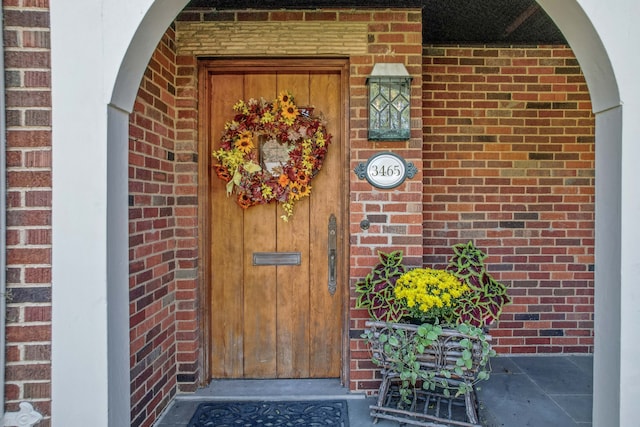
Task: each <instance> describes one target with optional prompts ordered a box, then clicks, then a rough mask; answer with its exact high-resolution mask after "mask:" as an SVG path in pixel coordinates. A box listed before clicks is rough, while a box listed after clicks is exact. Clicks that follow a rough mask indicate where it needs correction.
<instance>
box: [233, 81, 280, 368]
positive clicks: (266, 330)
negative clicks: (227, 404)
mask: <svg viewBox="0 0 640 427" xmlns="http://www.w3.org/2000/svg"><path fill="white" fill-rule="evenodd" d="M275 96H276V76H275V74H273V73H269V74H249V73H247V74H246V75H245V92H244V97H243V99H244V100H245V101H248V100H249V99H250V98H255V99H259V98H260V97H263V98H265V99H266V100H273V99H275ZM256 149H259V147H256ZM275 221H276V205H275V204H273V203H271V204H268V205H258V206H252V207H251V208H249V209H246V210H245V211H244V237H243V239H242V240H243V241H244V265H245V277H244V295H245V298H244V299H245V303H244V331H245V333H244V348H245V351H244V373H245V377H246V378H273V377H275V376H276V369H277V357H276V348H277V347H276V337H277V323H276V307H277V281H276V267H275V266H254V265H253V261H252V259H253V253H254V252H274V251H276V250H278V248H277V243H276V242H277V238H276V229H275V226H274V222H275ZM240 238H241V237H240V236H238V239H240Z"/></svg>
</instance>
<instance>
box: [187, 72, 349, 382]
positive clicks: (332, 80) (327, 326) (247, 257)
mask: <svg viewBox="0 0 640 427" xmlns="http://www.w3.org/2000/svg"><path fill="white" fill-rule="evenodd" d="M205 65H206V66H205V67H203V68H201V73H200V78H201V79H205V81H204V82H202V81H201V84H202V83H204V84H205V86H206V87H205V88H204V91H203V92H204V93H205V94H206V95H205V99H204V101H205V103H206V105H201V106H200V108H203V107H204V108H206V109H207V115H208V117H207V121H208V123H206V125H205V126H206V129H203V128H202V127H201V129H203V130H204V132H205V134H207V135H208V144H209V146H210V148H211V150H210V152H211V151H214V150H216V149H217V148H219V145H220V141H219V138H220V135H221V134H222V133H223V131H224V125H225V122H227V121H229V120H231V119H232V118H233V116H234V114H235V113H234V111H233V109H232V107H233V105H234V104H235V103H236V102H237V101H238V100H245V101H248V100H249V99H250V98H255V99H259V98H260V97H264V98H265V99H266V100H269V101H271V100H274V99H276V97H277V96H278V94H279V93H281V92H282V91H289V92H290V93H291V94H292V95H293V97H294V100H295V103H296V105H298V106H313V107H314V108H315V110H314V115H317V114H322V116H323V117H324V118H325V119H326V127H327V130H328V132H329V133H330V134H331V135H332V143H331V145H330V146H329V150H328V154H327V157H326V159H325V161H324V164H323V166H322V169H321V170H320V172H319V174H318V175H317V176H316V177H315V178H314V179H313V181H312V182H311V187H312V189H311V196H310V197H305V198H302V199H301V200H300V201H298V202H297V203H296V204H295V208H294V213H293V216H292V217H290V218H289V220H288V222H285V221H283V220H282V219H281V218H280V217H281V216H282V215H283V211H282V208H281V207H280V206H278V205H276V204H275V203H271V204H268V205H257V206H252V207H250V208H248V209H242V208H241V207H240V206H238V204H236V203H235V197H234V196H233V195H232V196H231V197H227V194H226V192H225V183H224V182H223V181H221V180H220V179H219V178H218V177H217V176H216V175H215V173H214V172H213V171H212V170H211V169H209V170H210V173H209V180H210V181H209V186H210V195H209V198H210V207H209V209H210V223H209V225H208V226H209V228H210V229H209V236H208V244H209V245H210V261H209V269H210V282H211V288H210V295H211V304H210V315H209V318H210V321H211V325H210V353H209V361H210V372H211V376H212V377H214V378H324V377H339V376H340V373H341V356H342V345H341V343H342V331H343V322H344V321H343V319H344V310H345V303H344V292H346V291H345V289H344V288H345V286H344V283H342V281H343V279H342V278H343V275H342V274H341V272H340V271H337V272H336V277H337V278H338V286H337V289H336V291H335V293H334V294H331V293H330V292H329V290H328V281H329V279H328V277H329V262H328V222H329V218H330V216H331V215H332V214H333V215H335V217H336V218H337V219H338V222H340V221H342V216H343V210H344V207H343V196H342V194H343V193H342V191H343V176H344V167H343V164H342V162H343V153H342V150H343V145H344V144H343V141H342V139H343V132H344V130H343V123H344V114H345V112H344V111H343V104H344V103H343V96H344V94H343V86H344V81H345V80H344V79H345V71H344V64H340V66H333V67H326V61H325V63H324V64H323V62H319V61H307V62H305V61H301V60H296V61H292V60H289V61H284V60H281V61H250V60H247V61H244V62H242V61H237V62H225V61H221V62H216V61H211V62H208V63H206V64H205ZM310 70H313V71H310ZM201 99H202V98H201ZM209 162H210V164H213V163H214V161H213V160H212V159H211V158H209ZM338 230H339V236H341V234H342V233H341V230H340V228H339V227H338ZM340 241H341V239H340V238H339V239H338V242H340ZM338 245H340V243H338ZM339 250H340V252H342V248H339ZM285 252H286V253H294V254H299V256H300V264H299V265H254V262H255V260H254V255H255V254H256V253H269V254H271V255H273V256H275V257H276V258H278V257H279V254H282V253H285ZM342 257H343V258H344V259H346V257H345V255H344V254H342ZM267 264H268V263H267ZM276 264H277V263H276ZM341 268H343V263H342V262H341V261H340V256H338V263H337V269H338V270H339V269H341Z"/></svg>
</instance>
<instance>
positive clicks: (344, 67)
mask: <svg viewBox="0 0 640 427" xmlns="http://www.w3.org/2000/svg"><path fill="white" fill-rule="evenodd" d="M234 70H237V71H265V72H267V71H271V70H277V71H295V70H301V71H309V70H317V71H318V72H326V71H333V72H339V73H340V86H341V105H342V114H341V119H340V123H339V129H340V135H341V138H340V140H341V141H342V146H341V147H340V149H341V150H340V156H341V162H342V165H343V166H344V167H343V168H342V169H343V174H342V177H341V180H342V182H341V194H340V197H341V202H342V206H343V207H344V208H343V210H342V212H336V213H335V215H336V217H337V218H338V221H339V225H338V229H339V231H340V233H339V239H338V247H339V248H340V250H341V251H342V252H341V253H342V254H344V255H343V256H340V257H339V264H338V271H339V273H340V280H341V282H340V283H341V284H342V286H345V287H346V289H344V292H343V301H342V307H343V309H342V312H343V318H342V339H341V342H342V349H341V359H342V364H341V365H342V366H341V369H340V381H341V382H342V384H348V383H349V361H350V352H349V320H350V316H349V295H350V292H349V263H348V260H349V253H350V252H349V237H348V236H349V211H350V209H349V208H350V206H349V197H348V195H349V151H350V144H349V139H348V136H349V132H348V129H349V60H348V58H299V57H295V58H292V57H286V58H238V59H229V58H222V59H200V60H199V61H198V70H197V71H198V74H197V75H198V127H197V129H198V261H199V262H198V276H199V277H198V279H199V280H198V295H199V298H198V307H197V310H198V317H199V326H200V331H199V338H200V356H199V358H198V365H199V366H198V368H199V372H200V378H199V380H200V381H199V382H200V384H201V385H205V384H207V383H208V382H209V380H210V378H211V369H210V366H211V365H210V346H211V342H212V339H211V324H210V320H211V319H210V314H209V310H210V307H211V305H210V303H211V299H212V297H213V295H211V289H210V283H211V276H212V274H211V265H210V263H209V260H210V245H209V244H208V237H209V235H210V234H209V233H210V228H209V224H210V223H211V221H212V218H211V209H210V198H209V195H210V181H209V174H210V171H211V139H212V135H210V134H209V133H210V132H209V126H207V123H208V121H207V120H208V117H209V116H210V114H209V111H208V107H209V105H210V103H209V102H208V94H209V91H210V88H209V85H208V78H207V75H208V74H209V73H210V72H214V71H215V72H232V71H234Z"/></svg>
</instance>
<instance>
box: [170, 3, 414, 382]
mask: <svg viewBox="0 0 640 427" xmlns="http://www.w3.org/2000/svg"><path fill="white" fill-rule="evenodd" d="M421 20H422V16H421V12H420V11H419V10H407V9H402V10H393V9H387V10H380V9H377V10H357V11H356V10H352V9H351V10H341V9H337V10H332V9H325V10H321V11H320V10H314V11H250V12H246V11H225V12H219V11H212V10H211V9H203V10H197V9H196V10H187V11H184V12H183V13H182V14H181V15H180V16H179V17H178V20H177V23H176V31H177V44H178V58H179V59H178V61H179V63H181V64H184V68H182V71H180V75H181V76H184V78H185V82H188V81H189V80H191V81H193V82H194V83H193V86H187V87H184V88H183V89H182V90H183V93H184V94H185V95H186V94H189V93H193V96H194V99H193V101H192V102H193V103H194V105H195V96H196V95H195V93H196V89H197V88H196V86H195V73H196V69H195V66H196V63H195V61H194V60H193V56H194V55H203V56H234V55H237V56H265V55H266V56H269V55H271V56H273V55H277V56H287V55H302V56H316V55H325V56H343V57H349V59H350V82H349V86H350V87H349V94H348V97H349V107H350V110H349V112H348V113H349V135H348V138H346V140H345V141H344V143H345V144H347V147H346V149H348V150H349V153H350V161H351V163H350V165H349V169H350V170H353V168H355V167H356V166H357V165H358V164H359V163H360V162H366V161H367V159H368V158H369V157H370V156H371V155H373V154H375V153H377V152H378V151H382V150H393V151H394V152H397V153H398V154H400V155H402V156H403V157H404V158H405V159H406V160H407V161H409V162H413V163H414V164H415V165H416V167H417V168H418V169H421V165H422V149H421V147H422V140H421V128H422V120H421V114H420V108H421V101H420V95H421V85H422V78H421V70H422V46H421V40H422V24H421ZM190 62H191V63H192V65H191V66H192V67H193V68H192V71H191V72H189V70H188V66H189V63H190ZM376 62H401V63H403V64H405V66H406V67H407V70H408V71H409V73H410V74H411V75H412V76H413V82H412V89H411V90H412V106H411V108H412V117H414V119H413V120H412V122H411V128H412V131H411V140H409V141H406V142H377V143H376V142H371V141H368V140H367V116H368V113H367V101H368V95H367V90H366V89H367V88H366V83H365V81H366V77H367V76H368V75H369V74H370V73H371V70H372V68H373V64H374V63H376ZM184 101H185V102H186V99H185V100H184ZM184 114H185V116H189V117H190V115H191V114H194V115H195V113H194V112H193V111H191V112H187V110H185V111H184ZM193 126H195V125H194V124H193V123H192V122H190V121H185V131H184V134H185V136H186V137H187V139H188V138H189V137H193V135H194V134H193V133H192V129H193ZM185 179H186V175H185ZM349 179H350V212H351V216H350V227H349V229H350V237H349V238H350V243H351V253H350V257H349V259H350V261H351V262H350V271H349V277H352V278H354V279H353V280H352V283H351V285H353V282H355V280H357V278H359V277H362V276H364V275H365V274H366V272H367V271H368V269H369V268H370V267H371V266H373V265H374V264H376V263H377V251H378V249H381V248H382V249H384V250H391V248H393V249H402V250H403V251H404V253H405V255H406V258H405V259H406V260H407V262H408V263H410V264H413V265H418V264H420V263H421V262H422V183H421V180H420V175H418V176H416V177H415V178H414V179H412V180H407V181H406V182H405V183H404V184H402V185H401V186H399V187H397V188H396V189H394V190H392V191H389V190H387V191H375V190H374V191H372V188H371V186H370V185H369V184H367V183H366V181H360V180H358V179H357V178H356V177H355V175H354V174H353V173H350V174H349ZM365 218H368V219H369V220H370V221H371V222H372V225H371V227H370V228H369V229H368V230H367V231H363V230H361V229H360V226H359V224H360V221H361V220H362V219H365ZM354 306H355V295H353V291H352V292H351V299H350V307H351V321H350V325H349V329H350V336H351V337H353V339H351V340H350V350H351V365H350V372H351V382H350V384H349V387H350V388H351V389H352V390H356V391H359V390H370V389H372V388H375V387H377V385H376V384H377V383H376V379H375V378H374V376H375V371H374V369H373V367H372V365H371V362H370V361H369V359H370V354H369V351H368V349H367V348H366V347H365V345H364V343H363V342H362V340H360V339H359V336H360V333H361V331H362V329H364V322H365V321H366V320H367V317H368V316H367V313H366V311H363V310H355V309H354V308H353V307H354ZM186 315H187V312H185V316H186ZM184 344H185V346H186V345H187V343H186V342H185V343H184Z"/></svg>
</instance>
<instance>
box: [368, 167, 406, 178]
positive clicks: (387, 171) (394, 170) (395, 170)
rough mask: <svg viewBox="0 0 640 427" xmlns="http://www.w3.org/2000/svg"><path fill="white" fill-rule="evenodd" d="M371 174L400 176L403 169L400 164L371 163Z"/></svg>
mask: <svg viewBox="0 0 640 427" xmlns="http://www.w3.org/2000/svg"><path fill="white" fill-rule="evenodd" d="M369 173H370V175H371V176H400V174H401V173H402V171H401V170H400V166H399V165H371V170H370V172H369Z"/></svg>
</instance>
